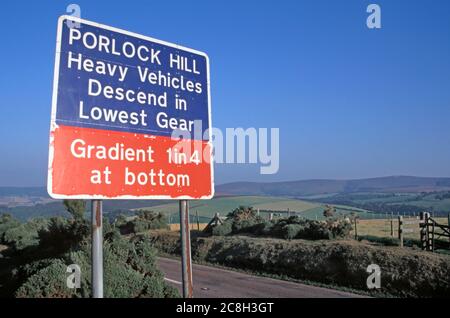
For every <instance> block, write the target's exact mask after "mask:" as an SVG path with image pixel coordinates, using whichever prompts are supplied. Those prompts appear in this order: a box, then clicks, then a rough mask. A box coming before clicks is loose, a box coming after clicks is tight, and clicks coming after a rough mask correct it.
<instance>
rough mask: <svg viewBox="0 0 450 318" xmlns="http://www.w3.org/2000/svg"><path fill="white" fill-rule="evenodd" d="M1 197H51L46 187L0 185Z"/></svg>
mask: <svg viewBox="0 0 450 318" xmlns="http://www.w3.org/2000/svg"><path fill="white" fill-rule="evenodd" d="M0 196H1V197H21V196H29V197H49V195H48V193H47V188H45V187H0Z"/></svg>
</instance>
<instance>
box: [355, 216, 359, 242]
mask: <svg viewBox="0 0 450 318" xmlns="http://www.w3.org/2000/svg"><path fill="white" fill-rule="evenodd" d="M354 223H355V240H358V218H356V217H355V218H354Z"/></svg>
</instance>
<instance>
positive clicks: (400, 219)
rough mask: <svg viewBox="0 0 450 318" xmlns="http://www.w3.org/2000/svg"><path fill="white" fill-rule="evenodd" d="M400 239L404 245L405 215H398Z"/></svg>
mask: <svg viewBox="0 0 450 318" xmlns="http://www.w3.org/2000/svg"><path fill="white" fill-rule="evenodd" d="M398 239H399V240H400V247H403V216H401V215H399V217H398Z"/></svg>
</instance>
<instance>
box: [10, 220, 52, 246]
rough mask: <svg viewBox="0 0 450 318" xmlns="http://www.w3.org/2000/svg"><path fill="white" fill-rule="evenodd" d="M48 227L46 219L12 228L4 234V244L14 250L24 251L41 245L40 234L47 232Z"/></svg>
mask: <svg viewBox="0 0 450 318" xmlns="http://www.w3.org/2000/svg"><path fill="white" fill-rule="evenodd" d="M47 226H48V220H46V219H34V220H31V221H28V222H26V223H22V224H20V225H18V226H16V227H11V228H9V229H8V230H6V231H5V232H4V234H3V242H4V243H5V244H7V245H9V246H11V247H13V249H14V250H22V249H24V248H26V247H28V246H35V245H38V244H39V236H38V232H39V231H42V230H45V229H46V228H47Z"/></svg>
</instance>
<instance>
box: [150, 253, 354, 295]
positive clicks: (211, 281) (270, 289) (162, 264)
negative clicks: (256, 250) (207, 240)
mask: <svg viewBox="0 0 450 318" xmlns="http://www.w3.org/2000/svg"><path fill="white" fill-rule="evenodd" d="M158 265H159V268H160V269H161V270H162V271H163V272H164V273H165V280H166V281H167V282H168V283H169V284H171V285H173V286H175V287H177V288H178V290H179V291H180V293H181V262H180V261H179V260H175V259H169V258H161V257H160V258H158ZM193 281H194V297H195V298H232V297H236V298H280V297H281V298H315V297H321V298H348V297H361V296H360V295H356V294H351V293H347V292H343V291H338V290H333V289H327V288H322V287H316V286H310V285H305V284H299V283H293V282H287V281H283V280H277V279H272V278H266V277H259V276H253V275H249V274H244V273H239V272H234V271H229V270H224V269H219V268H215V267H210V266H204V265H196V264H194V266H193Z"/></svg>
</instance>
